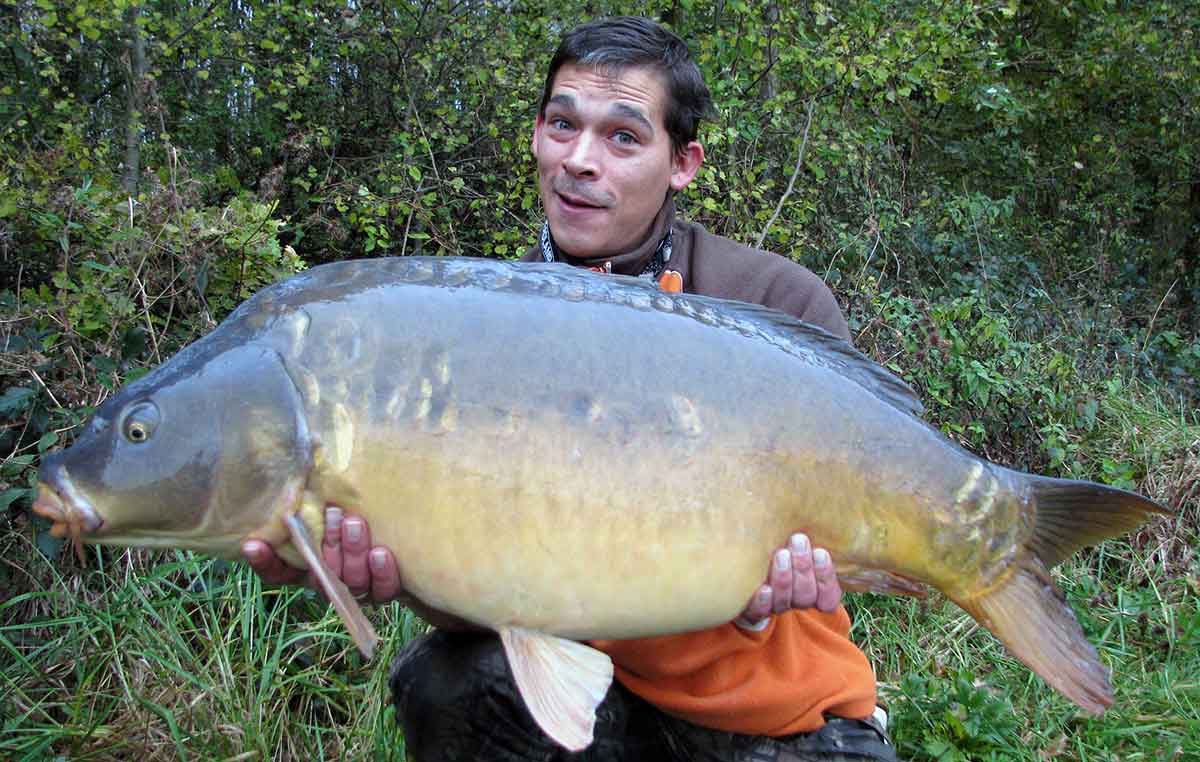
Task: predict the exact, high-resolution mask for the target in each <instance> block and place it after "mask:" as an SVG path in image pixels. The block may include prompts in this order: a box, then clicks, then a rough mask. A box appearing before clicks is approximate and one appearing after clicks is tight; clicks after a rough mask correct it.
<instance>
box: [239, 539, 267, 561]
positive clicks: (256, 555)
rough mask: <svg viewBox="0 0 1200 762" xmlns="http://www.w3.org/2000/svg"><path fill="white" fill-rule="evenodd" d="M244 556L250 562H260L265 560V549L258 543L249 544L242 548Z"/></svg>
mask: <svg viewBox="0 0 1200 762" xmlns="http://www.w3.org/2000/svg"><path fill="white" fill-rule="evenodd" d="M242 555H244V556H246V558H247V559H248V560H250V561H254V562H258V561H261V560H263V556H264V553H263V547H262V546H261V545H259V544H258V543H247V544H246V545H243V546H242Z"/></svg>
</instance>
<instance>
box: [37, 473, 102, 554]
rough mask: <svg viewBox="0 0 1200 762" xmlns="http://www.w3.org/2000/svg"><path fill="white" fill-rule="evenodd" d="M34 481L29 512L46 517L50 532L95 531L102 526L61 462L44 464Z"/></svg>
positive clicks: (73, 534)
mask: <svg viewBox="0 0 1200 762" xmlns="http://www.w3.org/2000/svg"><path fill="white" fill-rule="evenodd" d="M45 465H46V466H50V467H49V468H43V469H42V474H41V475H40V476H41V480H40V481H39V482H38V494H37V498H36V499H35V500H34V501H33V512H34V513H36V514H37V515H38V516H41V517H42V518H44V519H48V520H49V521H50V522H51V524H52V526H51V527H50V533H51V534H52V535H54V536H55V537H66V536H68V535H70V536H74V537H78V536H79V535H81V534H89V535H91V534H96V533H97V532H99V531H100V530H101V529H102V528H103V527H104V519H103V518H101V517H100V515H99V514H98V513H96V509H95V508H93V507H92V504H91V503H90V502H88V500H87V498H85V497H84V496H83V495H81V494H79V491H78V490H76V489H75V487H74V485H73V484H72V483H71V479H70V477H69V476H68V475H67V473H66V469H65V468H63V467H62V466H61V465H58V464H52V463H46V464H45Z"/></svg>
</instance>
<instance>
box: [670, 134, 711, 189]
mask: <svg viewBox="0 0 1200 762" xmlns="http://www.w3.org/2000/svg"><path fill="white" fill-rule="evenodd" d="M703 163H704V146H702V145H700V144H699V143H698V142H696V141H695V140H693V141H692V142H690V143H688V144H687V145H686V146H684V147H683V149H682V150H680V151H678V152H676V153H675V156H674V157H673V158H672V159H671V188H672V189H673V190H677V191H681V190H683V189H684V188H686V187H687V186H688V185H689V184H690V183H691V182H692V180H693V179H694V178H695V177H696V173H697V172H698V171H700V165H701V164H703Z"/></svg>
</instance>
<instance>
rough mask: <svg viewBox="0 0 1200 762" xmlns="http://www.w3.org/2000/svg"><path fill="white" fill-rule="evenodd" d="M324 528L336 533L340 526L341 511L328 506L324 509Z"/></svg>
mask: <svg viewBox="0 0 1200 762" xmlns="http://www.w3.org/2000/svg"><path fill="white" fill-rule="evenodd" d="M325 526H327V527H329V531H331V532H336V531H337V530H338V529H340V528H341V526H342V509H341V508H334V507H333V506H330V507H328V508H326V509H325Z"/></svg>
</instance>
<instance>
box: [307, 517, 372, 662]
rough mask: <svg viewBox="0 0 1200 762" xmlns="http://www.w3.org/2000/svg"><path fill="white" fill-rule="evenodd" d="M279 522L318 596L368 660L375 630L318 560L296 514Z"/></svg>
mask: <svg viewBox="0 0 1200 762" xmlns="http://www.w3.org/2000/svg"><path fill="white" fill-rule="evenodd" d="M283 521H284V524H286V525H287V528H288V534H289V535H291V539H292V545H294V546H295V547H296V550H298V551H299V552H300V556H301V557H302V558H303V559H304V562H305V564H307V565H308V568H309V569H310V570H311V571H312V573H313V576H315V577H316V578H317V583H318V584H319V585H320V586H321V592H323V593H325V597H326V598H328V599H329V602H330V603H332V604H333V608H334V609H335V610H336V611H337V613H338V616H340V617H341V618H342V623H343V624H345V625H346V629H347V630H348V631H349V632H350V637H351V638H353V639H354V645H356V646H358V650H359V652H360V653H362V655H363V657H364V658H366V659H368V660H370V659H371V658H372V657H373V656H374V655H375V647H376V646H377V645H378V644H379V636H378V635H376V634H375V627H374V626H373V625H372V624H371V620H369V619H367V615H366V614H364V613H363V610H362V608H361V607H360V606H359V605H358V601H356V600H354V596H353V595H352V594H351V593H350V589H349V588H348V587H346V585H345V584H344V583H343V582H342V581H341V580H340V579H338V577H337V575H336V574H334V573H333V570H332V569H330V568H329V567H328V566H327V565H326V564H325V559H323V558H322V557H321V552H320V551H319V550H318V549H317V543H316V542H315V541H314V540H313V536H312V533H311V532H309V531H308V527H307V526H306V525H305V524H304V519H302V518H301V517H300V514H299V513H289V514H287V515H286V516H284V519H283Z"/></svg>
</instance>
